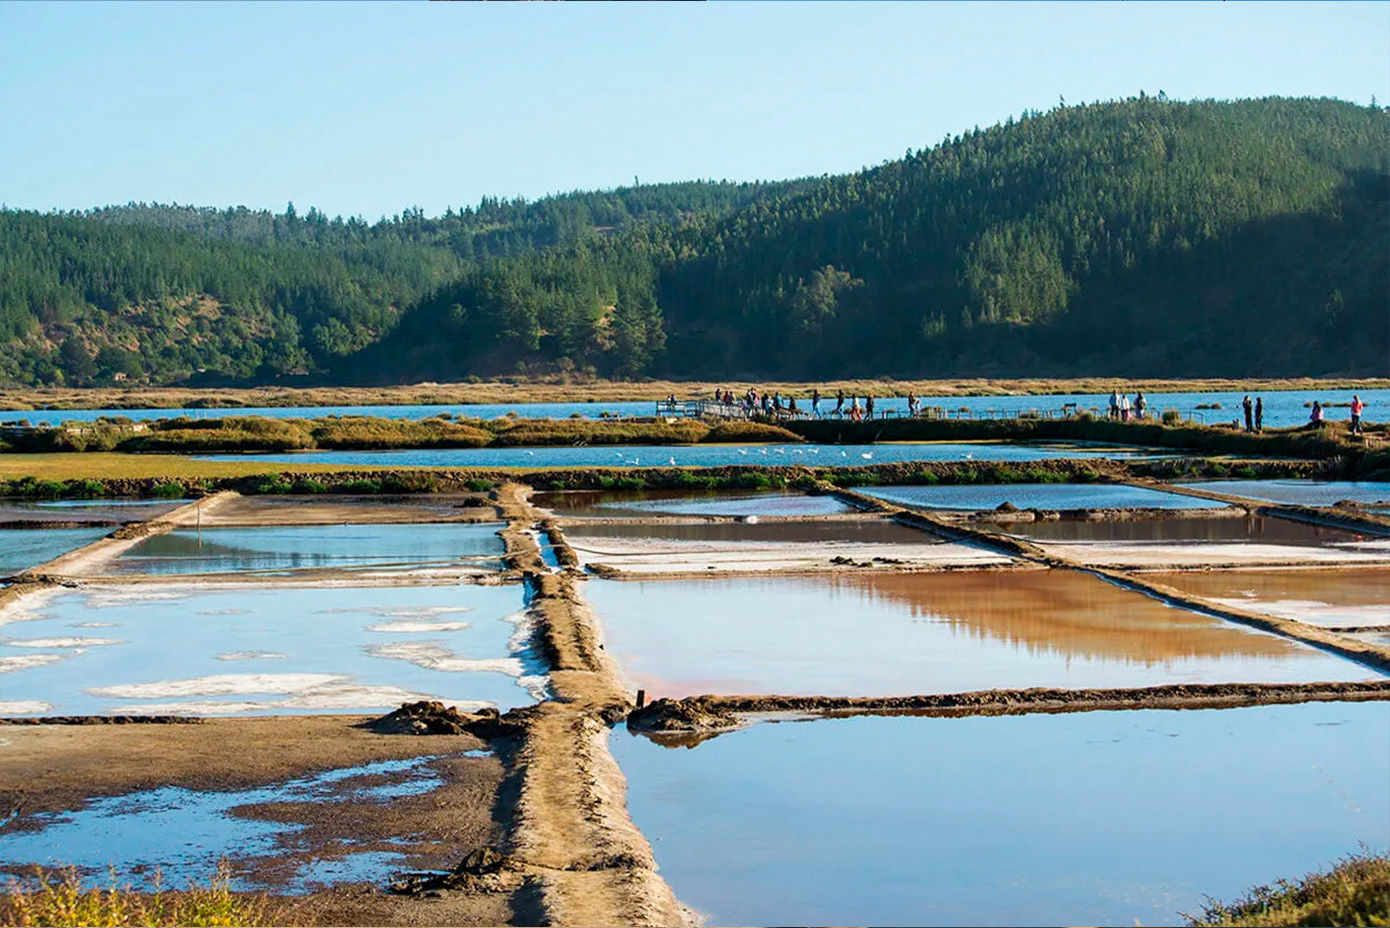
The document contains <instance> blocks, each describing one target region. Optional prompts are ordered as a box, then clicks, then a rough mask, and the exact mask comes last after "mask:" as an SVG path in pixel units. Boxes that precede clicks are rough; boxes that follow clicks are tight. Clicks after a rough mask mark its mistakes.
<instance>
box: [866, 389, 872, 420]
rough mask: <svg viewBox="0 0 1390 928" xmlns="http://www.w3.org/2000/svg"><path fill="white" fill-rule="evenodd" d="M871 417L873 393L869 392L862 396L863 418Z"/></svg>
mask: <svg viewBox="0 0 1390 928" xmlns="http://www.w3.org/2000/svg"><path fill="white" fill-rule="evenodd" d="M873 417H874V395H873V394H872V393H870V394H869V395H868V396H866V397H864V418H865V419H872V418H873Z"/></svg>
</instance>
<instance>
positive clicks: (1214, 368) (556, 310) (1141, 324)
mask: <svg viewBox="0 0 1390 928" xmlns="http://www.w3.org/2000/svg"><path fill="white" fill-rule="evenodd" d="M904 135H905V136H906V137H910V136H911V131H910V128H908V129H905V132H904ZM570 372H573V373H575V374H578V375H590V376H598V377H613V378H641V377H647V376H663V377H669V378H702V379H712V380H725V379H729V380H733V379H753V378H759V377H778V378H787V379H791V378H795V379H817V378H830V377H847V376H885V375H888V376H896V377H904V378H906V377H936V376H990V375H999V376H1014V377H1016V376H1081V375H1128V376H1146V377H1147V376H1152V377H1171V376H1247V375H1262V376H1296V375H1297V376H1302V375H1324V374H1336V375H1348V376H1359V375H1379V376H1385V375H1387V374H1388V373H1390V112H1387V111H1386V110H1385V109H1382V108H1378V107H1374V106H1372V107H1361V106H1356V105H1352V104H1348V103H1343V102H1339V101H1335V100H1307V99H1300V100H1295V99H1281V98H1270V99H1262V100H1244V101H1236V102H1218V101H1197V102H1176V101H1170V100H1167V99H1165V98H1164V97H1163V96H1162V95H1160V96H1158V97H1150V96H1147V95H1143V94H1141V95H1140V96H1139V97H1137V98H1132V99H1128V100H1123V101H1112V102H1101V103H1094V104H1083V105H1078V106H1059V107H1058V108H1056V109H1054V110H1052V111H1050V112H1047V113H1040V112H1028V113H1024V114H1023V115H1022V117H1021V118H1019V119H1011V120H1009V121H1008V122H1006V123H1004V124H1002V125H997V126H993V127H990V128H988V129H975V130H973V131H971V132H968V133H964V134H961V135H958V136H951V137H948V138H945V139H942V140H941V141H940V142H937V143H936V144H933V145H929V146H927V147H924V148H922V149H919V150H909V151H907V152H906V153H905V154H904V156H903V157H902V158H900V159H898V160H893V161H888V162H885V163H883V164H881V165H878V166H874V167H869V168H865V169H864V170H862V171H859V172H857V173H854V174H848V175H836V176H822V177H813V178H802V179H798V180H793V181H785V182H775V183H728V182H706V181H692V182H688V183H673V184H655V185H640V186H633V187H628V188H621V189H616V190H611V191H601V192H574V193H567V194H561V195H557V196H552V197H546V198H544V199H541V200H537V201H533V202H528V201H525V200H501V199H493V198H485V199H484V200H483V201H482V202H481V203H479V204H477V205H476V206H469V207H463V208H460V209H450V210H448V211H446V212H445V214H444V215H443V216H440V217H436V218H430V217H426V216H425V215H424V214H423V212H422V211H421V210H419V209H410V210H405V211H403V212H402V213H401V214H399V215H397V216H394V217H390V218H384V219H382V220H380V221H377V222H375V223H369V222H366V221H364V220H362V219H360V218H350V219H346V220H345V219H342V218H333V219H330V218H328V217H327V216H325V215H324V214H322V213H320V212H319V211H318V210H316V209H312V208H311V209H309V210H308V211H307V212H305V213H303V214H300V213H299V212H297V211H296V210H295V208H294V207H293V205H290V206H288V207H287V208H286V210H285V212H284V213H279V214H276V213H271V212H267V211H254V210H249V209H246V208H244V207H237V208H231V209H214V208H201V207H189V206H177V205H158V204H153V205H147V204H128V205H125V206H113V207H104V208H100V209H93V210H88V211H85V212H80V213H73V212H67V213H59V212H54V213H36V212H28V211H19V210H3V211H0V383H11V384H32V385H43V384H63V385H78V386H80V385H94V384H108V383H112V382H116V381H128V382H149V383H160V384H163V383H190V384H253V383H295V384H309V383H403V382H412V381H420V380H437V381H459V380H465V379H469V378H475V377H493V376H518V375H519V376H537V375H546V374H555V373H570Z"/></svg>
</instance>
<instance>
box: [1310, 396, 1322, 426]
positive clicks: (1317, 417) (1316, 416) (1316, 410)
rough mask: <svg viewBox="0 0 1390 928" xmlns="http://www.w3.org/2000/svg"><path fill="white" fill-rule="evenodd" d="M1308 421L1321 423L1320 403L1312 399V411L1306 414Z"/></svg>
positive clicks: (1314, 423) (1315, 423)
mask: <svg viewBox="0 0 1390 928" xmlns="http://www.w3.org/2000/svg"><path fill="white" fill-rule="evenodd" d="M1308 421H1309V422H1310V423H1311V424H1313V425H1322V403H1319V402H1318V401H1317V400H1313V411H1312V412H1310V413H1309V414H1308Z"/></svg>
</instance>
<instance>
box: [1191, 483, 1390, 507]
mask: <svg viewBox="0 0 1390 928" xmlns="http://www.w3.org/2000/svg"><path fill="white" fill-rule="evenodd" d="M1180 485H1182V486H1190V487H1193V488H1194V489H1199V490H1210V491H1212V492H1213V493H1229V494H1230V495H1232V496H1244V497H1248V498H1249V499H1260V500H1268V501H1269V502H1271V503H1290V504H1294V505H1302V506H1331V505H1332V504H1333V503H1336V502H1338V501H1340V500H1344V499H1349V500H1353V501H1355V502H1358V503H1362V504H1372V505H1374V504H1379V506H1381V507H1386V506H1390V483H1385V482H1383V481H1380V482H1377V481H1373V480H1191V481H1184V482H1182V483H1181V484H1180Z"/></svg>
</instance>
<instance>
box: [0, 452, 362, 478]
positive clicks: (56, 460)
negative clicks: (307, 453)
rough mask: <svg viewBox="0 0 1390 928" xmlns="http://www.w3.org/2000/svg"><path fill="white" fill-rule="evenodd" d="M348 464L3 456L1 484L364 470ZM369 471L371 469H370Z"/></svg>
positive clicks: (106, 455) (134, 456)
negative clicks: (22, 480) (31, 480)
mask: <svg viewBox="0 0 1390 928" xmlns="http://www.w3.org/2000/svg"><path fill="white" fill-rule="evenodd" d="M362 469H364V468H359V467H350V466H348V465H345V464H314V463H310V462H308V461H306V462H304V463H302V464H300V463H298V462H296V463H294V464H278V463H275V462H272V461H198V460H194V459H192V458H187V457H183V456H181V455H177V454H120V453H118V452H114V451H87V452H68V453H60V454H0V480H17V479H19V478H21V477H33V478H35V479H37V480H118V479H122V478H129V479H135V480H139V479H148V478H170V479H179V478H184V477H188V478H198V477H249V476H254V475H256V474H277V473H280V472H281V471H285V470H293V471H295V472H296V473H331V472H333V471H344V470H362ZM368 469H369V468H368Z"/></svg>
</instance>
